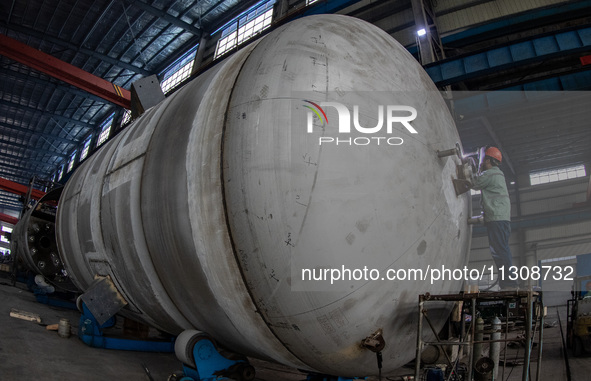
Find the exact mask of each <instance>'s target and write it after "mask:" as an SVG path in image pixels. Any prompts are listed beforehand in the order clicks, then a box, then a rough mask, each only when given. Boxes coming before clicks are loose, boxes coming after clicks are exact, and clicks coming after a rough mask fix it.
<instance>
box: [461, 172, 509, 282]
mask: <svg viewBox="0 0 591 381" xmlns="http://www.w3.org/2000/svg"><path fill="white" fill-rule="evenodd" d="M472 188H473V189H476V190H481V193H482V207H483V209H484V223H485V225H486V230H487V232H488V243H489V245H490V252H491V254H492V258H493V260H494V261H495V264H496V265H497V268H500V267H501V266H504V268H505V271H504V273H505V279H499V285H500V286H501V289H507V288H516V287H517V286H518V283H517V281H516V280H510V279H508V276H509V274H511V273H510V270H509V268H510V267H511V266H512V257H511V249H510V248H509V236H510V235H511V222H510V221H511V200H510V199H509V192H508V191H507V183H506V182H505V175H504V174H503V171H501V170H500V169H499V167H492V168H491V169H488V170H486V171H484V172H482V174H481V175H480V176H477V177H475V178H474V179H472ZM512 276H513V277H514V275H512Z"/></svg>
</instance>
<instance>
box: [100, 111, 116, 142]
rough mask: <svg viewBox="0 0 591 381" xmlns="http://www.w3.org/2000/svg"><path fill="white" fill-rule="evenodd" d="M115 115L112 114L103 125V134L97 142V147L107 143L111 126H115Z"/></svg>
mask: <svg viewBox="0 0 591 381" xmlns="http://www.w3.org/2000/svg"><path fill="white" fill-rule="evenodd" d="M114 115H115V114H111V116H110V117H108V118H107V119H106V120H105V121H104V122H103V124H101V133H100V134H99V137H98V140H97V142H96V146H97V147H99V146H100V145H101V144H103V143H104V142H106V141H107V139H108V138H109V133H110V132H111V125H112V124H113V116H114Z"/></svg>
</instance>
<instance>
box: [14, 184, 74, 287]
mask: <svg viewBox="0 0 591 381" xmlns="http://www.w3.org/2000/svg"><path fill="white" fill-rule="evenodd" d="M62 190H63V188H61V187H60V188H56V189H54V190H52V191H50V192H49V193H47V194H46V195H45V196H43V197H42V198H41V199H40V200H39V201H38V202H37V203H36V204H35V205H34V206H33V207H32V208H30V209H29V210H28V211H26V212H25V213H23V216H22V217H21V219H20V220H19V222H18V223H17V224H16V226H15V227H14V231H13V234H12V238H13V240H12V243H11V245H12V247H11V250H12V251H13V252H15V253H16V254H17V258H19V259H20V261H21V262H22V264H23V265H24V266H25V267H26V268H27V269H28V270H30V271H32V272H33V273H35V274H40V275H42V276H43V277H44V278H45V280H47V281H48V282H49V283H51V284H52V285H53V286H55V287H56V288H57V289H58V290H61V291H77V288H76V286H74V284H73V283H72V281H71V279H70V277H69V276H68V272H67V270H66V269H65V268H64V264H63V262H62V260H61V257H60V255H59V252H58V248H57V244H56V239H55V216H56V213H57V205H58V200H59V197H60V195H61V193H62ZM41 282H42V280H41Z"/></svg>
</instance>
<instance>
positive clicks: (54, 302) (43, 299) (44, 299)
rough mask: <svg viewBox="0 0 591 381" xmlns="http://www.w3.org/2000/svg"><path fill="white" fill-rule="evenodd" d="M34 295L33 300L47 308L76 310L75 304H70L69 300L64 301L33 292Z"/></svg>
mask: <svg viewBox="0 0 591 381" xmlns="http://www.w3.org/2000/svg"><path fill="white" fill-rule="evenodd" d="M33 293H34V294H35V299H37V301H38V302H39V303H43V304H47V305H48V306H53V307H60V308H64V309H68V310H78V308H77V307H76V303H74V302H71V301H69V300H64V299H61V298H59V297H54V296H53V295H48V294H38V293H37V292H33Z"/></svg>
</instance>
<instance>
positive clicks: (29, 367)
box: [0, 277, 591, 381]
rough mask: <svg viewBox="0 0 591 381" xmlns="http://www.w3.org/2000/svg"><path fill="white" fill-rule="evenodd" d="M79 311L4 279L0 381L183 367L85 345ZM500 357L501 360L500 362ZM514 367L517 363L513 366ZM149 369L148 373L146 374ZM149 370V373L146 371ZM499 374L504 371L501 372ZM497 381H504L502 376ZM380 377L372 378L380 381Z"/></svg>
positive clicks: (575, 363)
mask: <svg viewBox="0 0 591 381" xmlns="http://www.w3.org/2000/svg"><path fill="white" fill-rule="evenodd" d="M12 308H14V309H18V310H23V311H28V312H32V313H37V314H39V315H40V316H41V318H42V324H41V325H39V324H37V323H34V322H29V321H25V320H20V319H16V318H13V317H10V316H9V314H10V310H11V309H12ZM558 313H560V318H561V319H562V323H563V325H564V327H563V329H564V332H566V308H565V307H564V308H563V307H559V308H554V307H551V308H549V309H548V316H547V318H546V322H547V323H549V324H550V325H551V323H553V322H555V321H558V317H557V314H558ZM61 318H67V319H69V320H70V322H71V325H72V333H73V335H72V336H71V337H70V338H67V339H66V338H61V337H60V336H58V334H57V332H55V331H47V330H46V329H45V326H44V325H43V324H57V323H58V322H59V320H60V319H61ZM78 319H79V313H78V312H77V311H73V310H65V309H61V308H57V307H51V306H47V305H45V304H41V303H38V302H37V301H36V300H35V297H34V295H33V294H32V293H31V292H29V291H27V290H26V287H25V286H24V285H23V284H22V283H17V285H16V287H12V286H11V285H10V284H9V281H8V279H7V278H3V277H0V380H1V381H12V380H15V381H16V380H23V379H39V380H85V381H86V380H88V381H94V380H97V381H98V380H100V381H104V380H154V381H159V380H161V381H164V380H166V379H167V378H168V376H169V375H170V374H171V373H173V372H175V371H178V370H180V369H181V368H182V366H181V364H180V362H179V361H178V360H177V359H176V357H175V355H174V354H173V353H148V352H128V351H118V350H105V349H96V348H91V347H88V346H86V345H85V344H84V343H82V341H80V340H79V339H78V337H77V336H76V335H75V332H76V331H77V328H78ZM522 354H523V348H514V349H508V352H507V359H516V358H520V356H521V355H522ZM502 356H503V355H502V354H501V358H502ZM536 356H537V353H536V351H534V353H533V354H532V364H531V367H530V368H531V369H532V370H531V372H532V378H531V379H532V380H535V370H536V365H537V364H536V360H535V359H536ZM508 363H511V365H510V366H507V367H506V368H505V373H504V377H503V380H504V381H519V380H522V371H523V366H522V365H521V363H522V362H521V361H508ZM515 363H516V364H515ZM251 364H252V365H253V366H254V367H255V369H256V371H257V380H258V381H302V380H305V378H306V375H305V374H304V373H302V372H299V371H298V370H296V369H291V368H288V367H285V366H282V365H278V364H273V363H268V362H265V361H261V360H256V359H251ZM569 365H570V370H571V375H572V377H571V380H573V381H583V380H589V379H591V377H590V376H589V375H590V374H591V355H587V356H584V357H580V358H574V357H572V356H571V357H569ZM146 369H147V371H146ZM147 372H149V375H148V373H147ZM413 374H414V370H413V369H412V368H401V369H399V370H398V371H397V372H396V374H394V375H389V376H388V377H382V380H384V381H387V380H390V381H391V380H402V376H403V375H413ZM541 374H542V377H541V378H540V379H541V380H567V376H566V363H565V360H564V351H563V350H562V337H561V333H560V327H559V326H558V325H555V326H553V327H548V328H545V329H544V342H543V356H542V371H541ZM499 376H501V373H499ZM498 379H499V380H500V379H501V377H499V378H498ZM376 380H377V378H371V379H368V381H376Z"/></svg>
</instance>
